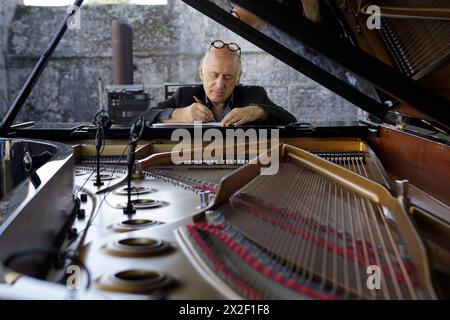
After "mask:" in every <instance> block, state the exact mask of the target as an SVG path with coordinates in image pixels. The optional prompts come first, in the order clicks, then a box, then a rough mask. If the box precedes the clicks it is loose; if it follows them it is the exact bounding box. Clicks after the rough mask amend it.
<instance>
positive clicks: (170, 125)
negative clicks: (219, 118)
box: [152, 122, 221, 128]
mask: <svg viewBox="0 0 450 320" xmlns="http://www.w3.org/2000/svg"><path fill="white" fill-rule="evenodd" d="M195 125H197V126H200V124H194V123H186V122H170V123H169V122H168V123H154V124H152V128H174V127H176V128H180V127H182V128H185V127H193V126H195ZM201 126H202V127H203V128H206V127H220V126H221V125H220V122H205V123H202V124H201Z"/></svg>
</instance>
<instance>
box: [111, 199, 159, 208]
mask: <svg viewBox="0 0 450 320" xmlns="http://www.w3.org/2000/svg"><path fill="white" fill-rule="evenodd" d="M131 203H132V205H133V207H134V208H135V209H151V208H157V207H160V206H162V205H163V202H162V201H159V200H153V199H133V200H131ZM126 207H127V203H126V202H121V203H119V204H118V205H117V206H116V208H118V209H123V208H126Z"/></svg>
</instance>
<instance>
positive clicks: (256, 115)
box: [221, 106, 267, 127]
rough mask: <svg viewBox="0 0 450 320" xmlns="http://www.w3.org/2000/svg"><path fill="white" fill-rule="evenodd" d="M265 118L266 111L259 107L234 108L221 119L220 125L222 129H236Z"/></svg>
mask: <svg viewBox="0 0 450 320" xmlns="http://www.w3.org/2000/svg"><path fill="white" fill-rule="evenodd" d="M266 117H267V113H266V111H265V110H264V109H263V108H262V107H259V106H248V107H242V108H234V109H233V110H231V111H230V112H229V113H228V114H227V115H226V116H225V118H223V120H222V123H221V125H222V127H231V126H234V127H237V126H240V125H243V124H245V123H249V122H253V121H256V120H264V119H265V118H266Z"/></svg>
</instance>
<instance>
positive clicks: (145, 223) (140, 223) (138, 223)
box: [121, 219, 156, 227]
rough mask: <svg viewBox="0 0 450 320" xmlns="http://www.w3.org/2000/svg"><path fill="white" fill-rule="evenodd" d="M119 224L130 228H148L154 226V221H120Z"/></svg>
mask: <svg viewBox="0 0 450 320" xmlns="http://www.w3.org/2000/svg"><path fill="white" fill-rule="evenodd" d="M121 223H122V224H124V225H127V226H132V227H148V226H151V225H153V224H155V223H156V221H154V220H148V219H130V220H125V221H122V222H121Z"/></svg>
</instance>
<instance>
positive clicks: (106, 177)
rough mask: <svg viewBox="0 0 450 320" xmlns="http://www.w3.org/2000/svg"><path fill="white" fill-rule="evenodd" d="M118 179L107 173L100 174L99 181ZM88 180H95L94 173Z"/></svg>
mask: <svg viewBox="0 0 450 320" xmlns="http://www.w3.org/2000/svg"><path fill="white" fill-rule="evenodd" d="M117 178H118V177H117V176H115V175H112V174H109V173H100V180H101V181H106V180H114V179H117ZM90 180H97V174H96V173H94V174H93V175H92V177H91V178H90Z"/></svg>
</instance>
